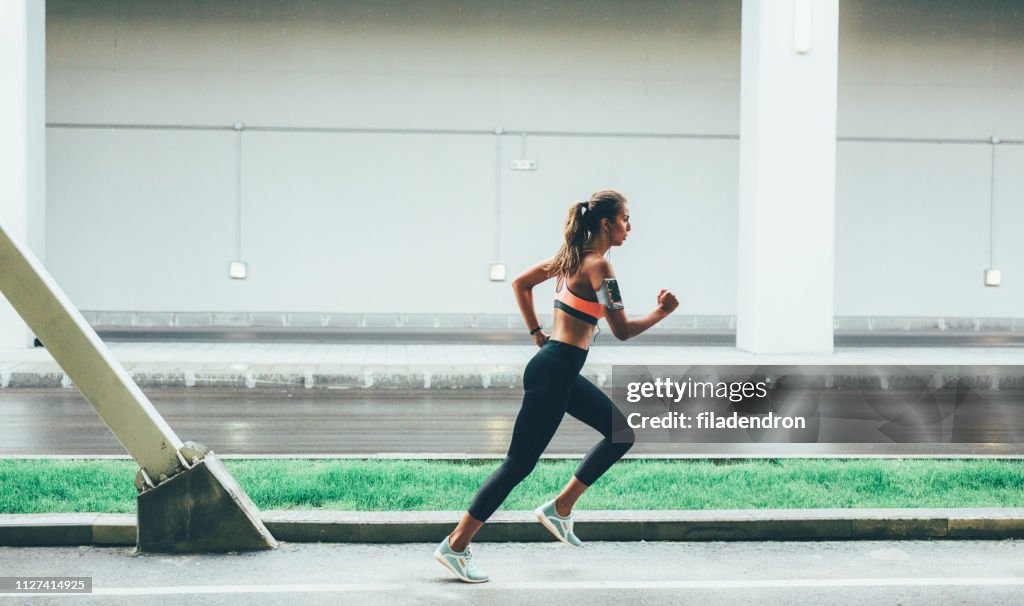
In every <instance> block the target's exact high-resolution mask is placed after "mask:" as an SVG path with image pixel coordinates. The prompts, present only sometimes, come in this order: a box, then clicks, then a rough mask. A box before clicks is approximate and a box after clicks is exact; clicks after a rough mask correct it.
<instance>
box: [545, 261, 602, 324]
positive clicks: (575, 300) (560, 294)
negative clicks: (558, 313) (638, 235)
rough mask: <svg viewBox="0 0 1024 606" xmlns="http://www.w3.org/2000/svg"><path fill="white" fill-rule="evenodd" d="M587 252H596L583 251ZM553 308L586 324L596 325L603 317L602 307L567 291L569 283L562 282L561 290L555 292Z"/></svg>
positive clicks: (593, 301)
mask: <svg viewBox="0 0 1024 606" xmlns="http://www.w3.org/2000/svg"><path fill="white" fill-rule="evenodd" d="M583 252H585V253H587V252H596V251H593V250H585V251H583ZM555 308H556V309H561V310H562V311H564V312H565V313H567V314H569V315H570V316H573V317H574V318H579V319H580V320H583V321H584V322H586V323H588V324H594V325H596V324H597V321H598V320H600V319H601V318H603V317H604V305H601V304H600V303H598V302H597V301H595V300H593V299H584V298H583V297H581V296H579V295H577V294H576V293H574V292H573V291H571V290H569V281H568V280H563V281H562V288H561V290H557V291H555Z"/></svg>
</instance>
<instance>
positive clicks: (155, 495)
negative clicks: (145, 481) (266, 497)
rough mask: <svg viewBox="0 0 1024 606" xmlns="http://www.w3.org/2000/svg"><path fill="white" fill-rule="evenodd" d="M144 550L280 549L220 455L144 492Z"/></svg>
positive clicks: (141, 532)
mask: <svg viewBox="0 0 1024 606" xmlns="http://www.w3.org/2000/svg"><path fill="white" fill-rule="evenodd" d="M137 505H138V507H137V511H138V528H139V539H138V541H139V542H138V548H139V551H150V552H161V553H196V552H207V553H208V552H225V551H242V550H255V549H274V548H275V547H277V541H276V540H275V539H274V537H273V536H272V535H271V534H270V531H268V530H267V528H266V526H264V525H263V520H262V519H261V516H260V511H259V509H257V508H256V505H255V504H254V503H253V502H252V500H251V499H250V498H249V496H248V495H247V494H246V493H245V491H243V490H242V487H241V486H239V485H238V482H237V481H236V480H235V478H234V477H233V476H232V475H231V474H230V473H229V472H228V470H227V468H225V467H224V463H223V462H221V460H220V459H218V458H217V456H216V455H215V454H214V453H212V452H208V453H206V456H205V458H204V459H203V460H201V461H199V462H198V463H197V464H196V465H195V466H193V467H192V468H191V469H187V470H185V471H184V472H182V473H179V474H178V475H176V476H174V477H172V478H171V479H169V480H167V481H165V482H162V483H161V484H159V485H158V486H157V487H156V488H153V489H151V490H147V491H146V492H143V493H141V494H139V496H138V501H137Z"/></svg>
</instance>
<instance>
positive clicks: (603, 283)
mask: <svg viewBox="0 0 1024 606" xmlns="http://www.w3.org/2000/svg"><path fill="white" fill-rule="evenodd" d="M630 229H631V227H630V224H629V206H628V205H627V202H626V198H625V196H623V195H622V194H620V193H618V192H616V191H611V190H607V191H600V192H597V193H596V194H594V195H593V196H591V197H590V199H589V200H587V201H586V202H577V203H574V204H573V205H572V206H570V207H569V213H568V216H567V217H566V219H565V227H564V234H565V242H564V243H563V244H562V246H561V248H559V250H558V252H557V253H556V254H555V256H554V257H553V258H551V259H548V260H546V261H542V262H541V263H538V264H537V265H534V266H533V267H531V268H530V269H528V270H526V271H525V272H523V274H522V275H520V276H519V277H518V278H516V279H515V280H513V282H512V288H513V290H514V291H515V295H516V302H517V303H518V304H519V311H520V312H521V313H522V314H523V320H525V321H526V326H527V329H529V331H530V336H531V337H532V338H533V342H534V343H536V344H537V346H538V347H540V351H539V352H537V354H536V355H535V356H533V358H532V359H531V360H530V362H529V363H528V364H527V366H526V372H525V373H524V374H523V386H524V388H525V391H526V394H525V396H524V397H523V405H522V408H520V410H519V415H518V416H517V417H516V423H515V426H514V427H513V429H512V442H511V444H510V445H509V449H508V456H506V457H505V460H504V462H502V464H501V466H500V467H498V469H497V470H496V471H495V472H494V473H492V474H491V476H490V477H489V478H487V480H486V481H485V482H484V483H483V485H482V486H481V487H480V489H479V490H478V491H477V493H476V496H475V497H474V498H473V502H472V503H471V504H470V506H469V510H468V511H467V512H466V513H465V514H464V515H463V516H462V520H461V521H460V522H459V525H458V526H457V527H456V528H455V530H454V531H453V532H452V533H451V534H450V535H448V536H447V537H445V539H444V540H443V541H441V544H440V545H438V547H437V549H436V550H435V551H434V557H435V558H436V559H437V561H438V562H440V563H441V564H442V565H443V566H444V567H445V568H447V569H448V570H450V571H451V572H452V573H454V574H455V576H456V577H458V578H459V579H461V580H463V581H465V582H467V583H482V582H484V581H486V580H487V579H488V576H487V573H485V572H483V571H482V570H480V569H479V568H476V567H475V566H474V565H473V562H472V554H471V553H470V548H469V544H470V542H471V541H472V540H473V537H474V536H475V535H476V533H477V531H479V530H480V528H481V527H482V526H483V525H484V522H486V521H487V519H488V518H489V517H491V514H492V513H494V511H495V510H496V509H498V507H499V506H500V505H501V504H502V502H503V501H504V500H505V498H506V497H508V495H509V493H510V492H512V489H513V488H515V487H516V485H517V484H519V482H521V481H523V479H524V478H526V476H528V475H529V474H530V472H531V471H532V470H533V468H534V466H535V465H536V464H537V460H538V459H539V458H540V455H541V453H543V452H544V449H545V448H547V445H548V443H549V442H550V441H551V438H552V437H553V436H554V435H555V430H556V429H558V425H559V423H561V421H562V417H563V416H564V415H565V413H566V412H568V413H569V414H570V415H572V416H574V417H576V418H577V419H579V420H580V421H583V422H584V423H586V424H587V425H590V426H591V427H593V428H594V429H596V430H597V431H599V432H601V434H602V435H603V436H604V439H602V440H601V441H600V442H598V443H597V445H595V446H594V447H593V448H592V449H591V450H590V452H589V453H587V455H586V456H585V457H584V458H583V461H582V462H581V463H580V465H579V467H578V468H577V469H576V472H575V474H574V475H573V477H572V478H571V479H570V480H569V483H568V484H566V485H565V488H564V489H563V490H562V492H561V494H559V495H558V496H557V497H555V498H554V499H552V500H550V501H548V502H547V503H544V504H543V505H541V506H540V507H538V508H537V509H536V510H535V511H534V512H535V513H536V514H537V519H538V520H539V521H540V523H541V524H543V525H544V527H545V528H547V529H548V530H549V531H550V532H551V533H552V534H553V535H555V537H556V538H557V539H558V540H559V541H562V542H563V543H567V544H569V545H573V546H576V547H578V546H580V545H582V543H581V542H580V540H579V539H578V538H576V535H575V534H574V533H573V515H572V508H573V505H575V503H576V501H577V499H579V498H580V495H582V494H583V492H584V491H585V490H586V489H587V488H589V487H590V486H591V485H593V484H594V482H595V481H596V480H597V479H598V478H599V477H601V475H602V474H603V473H604V472H605V471H607V470H608V468H609V467H611V466H612V464H614V463H615V462H616V461H618V460H619V459H620V458H622V455H624V454H626V451H628V450H629V449H630V447H631V446H632V445H633V440H634V435H633V432H632V430H631V429H630V428H629V427H628V425H627V424H626V420H625V418H624V417H623V416H622V413H621V412H619V410H618V409H617V408H616V407H615V405H614V404H613V403H612V401H611V400H610V399H609V398H608V396H606V395H605V394H604V393H603V392H602V391H601V390H600V389H598V388H597V387H596V386H594V384H593V383H591V382H590V381H588V380H587V379H585V378H583V377H582V376H581V375H580V374H579V373H580V369H581V368H583V362H584V361H585V360H586V358H587V350H588V347H589V344H590V340H591V335H592V334H593V331H594V327H595V326H596V325H597V321H598V320H599V319H600V318H602V317H604V318H605V319H606V320H607V322H608V326H609V327H611V330H612V334H614V335H615V337H616V338H617V339H619V340H620V341H625V340H626V339H629V338H631V337H635V336H636V335H638V334H640V333H642V332H644V331H645V330H647V329H648V328H650V327H651V326H654V325H655V324H657V323H658V322H660V321H661V320H662V319H664V318H665V317H666V316H668V315H669V314H670V313H672V312H673V311H674V310H675V309H676V307H678V306H679V301H678V300H677V299H676V297H675V295H673V294H672V293H671V292H669V291H667V290H664V289H663V290H662V291H661V292H659V293H658V297H657V307H655V309H654V311H652V312H650V313H649V314H647V315H645V316H643V317H640V318H628V317H626V312H625V311H624V310H623V308H622V304H621V298H620V297H619V289H618V283H617V282H616V280H615V271H614V270H613V269H612V265H611V263H609V262H608V260H607V259H606V258H605V254H606V253H607V252H608V250H609V249H611V247H613V246H622V244H623V243H624V242H625V241H626V238H627V236H628V234H629V231H630ZM550 278H556V298H555V311H554V321H553V325H552V327H551V336H550V337H548V335H546V334H545V333H544V330H543V329H542V328H541V325H540V322H538V321H537V314H536V312H535V311H534V306H533V287H534V286H537V285H538V284H541V283H542V282H545V281H547V280H549V279H550ZM613 434H614V441H613Z"/></svg>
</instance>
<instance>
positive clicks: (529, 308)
mask: <svg viewBox="0 0 1024 606" xmlns="http://www.w3.org/2000/svg"><path fill="white" fill-rule="evenodd" d="M552 261H554V259H548V260H546V261H541V262H540V263H538V264H536V265H534V266H533V267H531V268H529V269H527V270H526V271H524V272H523V273H521V274H519V276H517V277H516V279H515V280H512V290H513V292H515V294H516V303H518V304H519V313H521V314H522V315H523V321H524V322H526V330H533V329H534V328H536V327H538V326H540V320H538V319H537V311H536V310H535V309H534V308H533V287H534V286H536V285H538V284H540V283H541V282H544V281H546V280H548V279H549V278H551V273H550V271H549V270H548V268H549V267H551V262H552ZM531 336H532V338H533V342H534V343H536V344H537V345H538V346H540V345H543V344H544V341H545V340H546V339H547V335H546V334H544V331H543V330H538V331H537V332H535V333H533V335H531Z"/></svg>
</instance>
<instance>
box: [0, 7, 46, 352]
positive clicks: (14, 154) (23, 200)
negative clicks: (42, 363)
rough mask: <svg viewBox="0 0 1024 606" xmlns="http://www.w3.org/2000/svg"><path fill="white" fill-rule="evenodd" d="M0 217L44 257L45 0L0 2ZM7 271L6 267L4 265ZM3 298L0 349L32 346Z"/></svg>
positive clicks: (41, 257)
mask: <svg viewBox="0 0 1024 606" xmlns="http://www.w3.org/2000/svg"><path fill="white" fill-rule="evenodd" d="M0 82H2V83H3V84H2V85H0V219H2V220H3V222H4V224H5V225H6V226H7V229H8V230H9V231H10V232H11V235H12V236H13V237H15V238H17V239H18V240H20V241H22V242H26V243H27V244H28V246H29V248H30V249H31V250H32V252H33V253H34V254H35V255H36V256H37V257H38V258H40V259H43V258H44V252H45V224H46V217H45V213H46V2H45V0H0ZM0 271H3V268H0ZM31 339H32V337H31V333H30V332H29V330H28V327H27V326H26V325H25V323H24V322H23V321H22V320H21V318H20V317H19V316H18V314H17V313H15V311H14V309H13V308H12V307H11V306H10V304H9V303H8V302H7V300H6V299H4V298H2V297H0V349H2V348H25V347H31V345H32V342H31Z"/></svg>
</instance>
